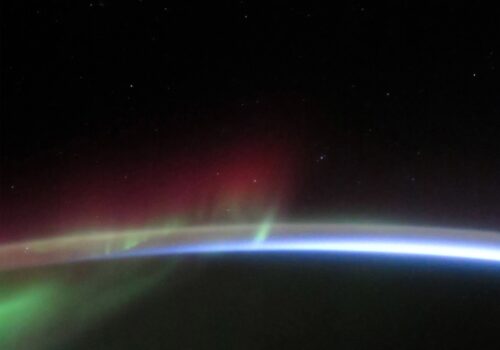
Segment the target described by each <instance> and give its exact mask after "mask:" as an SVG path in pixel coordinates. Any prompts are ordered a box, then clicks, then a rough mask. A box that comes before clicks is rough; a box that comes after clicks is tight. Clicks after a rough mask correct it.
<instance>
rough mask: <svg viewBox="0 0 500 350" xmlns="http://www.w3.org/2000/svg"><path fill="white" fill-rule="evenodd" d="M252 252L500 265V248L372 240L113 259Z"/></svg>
mask: <svg viewBox="0 0 500 350" xmlns="http://www.w3.org/2000/svg"><path fill="white" fill-rule="evenodd" d="M244 252H248V253H252V252H311V253H314V252H318V253H363V254H385V255H400V256H421V257H441V258H454V259H471V260H482V261H493V262H500V246H498V245H493V246H485V245H484V246H482V245H477V244H476V245H474V244H467V243H466V242H449V241H446V242H443V241H434V242H433V241H415V240H413V241H412V240H406V241H404V240H388V239H386V240H374V239H373V238H372V239H356V240H352V239H351V240H349V239H337V240H336V239H323V240H312V239H294V238H289V239H283V240H267V241H263V242H254V241H252V242H249V241H229V242H218V243H210V242H208V243H197V244H191V245H180V246H164V247H153V248H145V249H138V250H135V251H128V252H124V253H120V254H118V255H115V257H123V256H159V255H182V254H217V253H218V254H220V253H244Z"/></svg>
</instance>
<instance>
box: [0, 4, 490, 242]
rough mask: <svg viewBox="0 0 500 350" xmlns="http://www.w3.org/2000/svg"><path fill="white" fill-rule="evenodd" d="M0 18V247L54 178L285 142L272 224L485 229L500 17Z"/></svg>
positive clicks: (65, 8)
mask: <svg viewBox="0 0 500 350" xmlns="http://www.w3.org/2000/svg"><path fill="white" fill-rule="evenodd" d="M2 10H3V11H2V79H1V84H2V93H1V101H2V127H1V144H2V152H1V157H2V163H1V164H2V167H1V169H2V176H1V190H2V192H1V193H2V196H1V197H2V204H3V205H2V207H3V208H7V209H8V210H7V209H5V210H3V211H4V220H3V221H4V225H3V226H4V231H5V233H4V232H2V234H3V235H4V236H9V232H13V233H11V234H10V236H12V235H14V236H15V235H18V234H20V235H22V234H23V233H22V232H21V233H19V232H16V231H22V230H21V229H19V230H16V225H19V221H20V220H17V219H16V218H18V217H19V216H22V213H23V212H26V211H31V212H37V211H40V210H41V208H42V207H44V205H46V203H47V202H48V201H50V200H53V199H54V197H56V198H57V197H58V196H59V194H60V193H63V192H64V186H63V184H61V183H62V180H61V178H62V176H63V175H64V174H65V173H66V172H70V171H69V170H68V169H72V170H73V172H75V170H74V169H78V170H77V172H78V176H80V175H81V174H82V173H83V174H84V176H85V172H86V171H89V172H90V171H92V172H99V171H103V172H104V171H105V170H104V169H102V168H101V167H102V164H115V163H117V162H118V163H120V162H121V163H128V165H129V167H130V168H134V167H140V166H141V165H140V164H143V163H140V162H139V160H143V159H147V160H148V161H154V159H156V158H155V157H158V156H159V155H161V157H164V158H166V159H170V158H175V157H176V155H177V154H180V153H182V157H186V158H188V157H190V155H193V156H194V157H195V156H196V155H199V154H200V153H202V152H203V151H204V150H205V149H207V148H212V149H214V148H215V149H219V150H222V152H224V147H227V145H225V144H224V142H223V140H225V139H231V140H239V139H243V140H245V141H246V142H250V143H252V142H253V143H255V144H258V143H259V142H260V139H264V138H265V139H269V138H270V139H274V140H275V141H276V143H278V144H279V143H280V142H282V143H291V142H292V143H293V142H295V140H300V142H299V144H300V146H298V147H296V149H294V150H293V153H292V155H291V156H292V157H293V158H294V159H297V162H298V163H299V164H300V167H299V168H298V169H297V170H295V171H294V172H295V173H294V174H293V176H295V177H299V178H300V181H298V182H297V184H296V185H295V189H294V193H295V195H294V197H293V199H291V200H290V203H288V204H289V205H288V207H289V208H291V211H290V212H289V213H287V215H288V216H289V217H290V218H297V217H299V218H315V217H321V218H325V217H328V218H332V217H333V218H335V217H355V218H356V217H361V218H369V219H383V220H393V219H394V220H397V221H400V222H409V223H425V224H437V225H448V226H473V227H479V228H490V229H491V228H492V229H495V228H498V227H499V225H500V221H499V220H500V205H499V204H498V198H499V194H500V187H499V186H500V185H499V184H500V182H499V181H498V178H499V174H500V160H499V147H500V137H499V135H500V133H499V132H500V123H499V122H498V113H499V112H500V102H499V101H500V100H499V99H498V93H499V92H500V89H499V82H500V80H499V75H498V70H497V68H499V66H498V65H497V62H498V54H499V52H498V48H499V47H498V43H499V39H500V32H499V30H500V22H499V21H498V18H499V15H500V13H499V11H498V10H497V9H496V8H493V7H488V6H487V4H486V3H484V2H474V3H467V4H466V3H461V2H456V1H454V2H448V3H446V2H440V3H439V4H436V3H435V2H425V1H418V2H412V3H410V2H395V3H390V2H382V3H377V4H365V3H360V2H339V3H335V4H333V3H328V2H327V3H315V2H301V3H300V2H299V3H295V2H290V1H286V2H274V1H271V2H269V1H266V2H247V1H221V2H206V1H203V2H199V3H197V2H190V1H177V2H175V1H164V2H155V1H148V0H144V1H97V2H93V1H90V2H89V1H85V2H83V1H76V2H75V1H73V2H71V3H69V2H64V1H43V2H42V1H31V2H26V1H7V2H3V3H2ZM248 140H250V141H248ZM229 147H230V146H229ZM151 159H153V160H151ZM27 198H29V199H27ZM35 200H36V201H35ZM27 202H31V203H36V204H31V205H30V204H29V203H28V204H27ZM44 203H45V204H44ZM41 221H43V220H41ZM30 225H31V226H30V227H26V228H25V230H26V231H30V232H31V233H33V231H35V230H34V229H33V227H36V226H37V221H36V220H34V222H32V223H30ZM25 234H26V233H25Z"/></svg>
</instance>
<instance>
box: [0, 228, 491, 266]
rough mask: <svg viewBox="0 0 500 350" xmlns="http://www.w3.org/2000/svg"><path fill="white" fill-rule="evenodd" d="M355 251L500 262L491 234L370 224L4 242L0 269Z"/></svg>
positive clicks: (103, 233)
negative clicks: (140, 259)
mask: <svg viewBox="0 0 500 350" xmlns="http://www.w3.org/2000/svg"><path fill="white" fill-rule="evenodd" d="M243 252H246V253H257V252H259V253H270V252H290V253H292V252H309V253H322V254H325V253H330V254H339V253H355V254H378V255H381V254H382V255H399V256H421V257H441V258H453V259H467V260H471V259H472V260H483V261H491V262H500V235H499V234H498V233H497V232H494V231H480V230H470V229H452V228H435V227H423V226H401V225H380V224H379V225H370V224H334V223H326V224H307V223H272V222H271V220H269V219H266V220H264V221H263V222H262V223H260V224H241V225H205V226H183V225H180V224H178V223H176V224H171V225H166V226H163V227H156V228H145V229H135V230H133V229H131V230H123V231H120V230H117V231H98V232H80V233H77V234H67V235H64V236H56V237H49V238H44V239H37V240H27V241H22V242H15V243H9V244H5V245H3V246H1V247H0V269H3V270H8V269H15V268H20V267H28V266H43V265H52V264H65V263H75V262H81V261H95V260H107V259H124V258H130V257H148V256H164V255H186V254H190V255H196V254H222V253H228V254H231V253H243Z"/></svg>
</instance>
